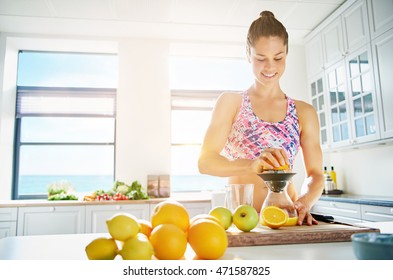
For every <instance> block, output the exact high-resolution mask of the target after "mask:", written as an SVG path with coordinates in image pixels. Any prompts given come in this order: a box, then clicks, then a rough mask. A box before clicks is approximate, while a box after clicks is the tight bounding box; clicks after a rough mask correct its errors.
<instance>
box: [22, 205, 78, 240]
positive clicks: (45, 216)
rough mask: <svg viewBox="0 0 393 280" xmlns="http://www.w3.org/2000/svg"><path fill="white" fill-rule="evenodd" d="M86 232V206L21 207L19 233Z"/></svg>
mask: <svg viewBox="0 0 393 280" xmlns="http://www.w3.org/2000/svg"><path fill="white" fill-rule="evenodd" d="M84 232H85V206H52V207H44V206H37V207H19V209H18V228H17V235H41V234H72V233H84Z"/></svg>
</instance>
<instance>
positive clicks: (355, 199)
mask: <svg viewBox="0 0 393 280" xmlns="http://www.w3.org/2000/svg"><path fill="white" fill-rule="evenodd" d="M319 200H324V201H336V202H348V203H356V204H365V205H374V206H386V207H393V197H389V196H369V195H351V194H339V195H322V196H321V197H320V199H319Z"/></svg>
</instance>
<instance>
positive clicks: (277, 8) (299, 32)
mask: <svg viewBox="0 0 393 280" xmlns="http://www.w3.org/2000/svg"><path fill="white" fill-rule="evenodd" d="M343 2H345V0H285V1H284V0H275V1H272V0H270V1H265V0H0V32H11V33H25V34H26V33H27V34H28V33H32V34H52V35H72V36H75V35H76V36H99V37H102V36H103V37H140V38H167V39H175V40H196V41H218V42H239V43H243V42H244V41H245V36H246V34H247V30H248V27H249V25H250V24H251V22H252V21H253V20H254V19H256V18H257V17H258V16H259V13H260V12H261V11H263V10H270V11H272V12H273V13H274V14H275V16H276V18H278V19H279V20H280V21H281V22H282V23H283V24H284V25H285V26H286V27H287V30H288V33H289V40H290V43H292V44H302V41H303V38H304V36H305V35H307V34H308V33H309V32H310V31H311V30H313V29H314V28H315V27H316V26H317V25H318V24H319V23H320V22H321V21H323V20H324V19H325V18H326V17H327V16H328V15H330V14H331V13H332V12H333V11H334V10H336V9H337V8H338V7H339V6H340V5H341V4H342V3H343Z"/></svg>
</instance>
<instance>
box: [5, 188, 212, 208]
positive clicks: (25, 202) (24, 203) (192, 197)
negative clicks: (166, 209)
mask: <svg viewBox="0 0 393 280" xmlns="http://www.w3.org/2000/svg"><path fill="white" fill-rule="evenodd" d="M82 197H83V196H82ZM170 198H171V199H174V200H176V201H178V202H181V203H182V202H210V201H211V193H210V192H196V193H194V192H189V193H188V192H184V193H173V194H172V195H171V197H170ZM166 199H168V198H150V199H143V200H105V201H83V200H51V201H49V200H46V199H22V200H0V208H2V207H30V206H77V205H79V206H80V205H82V206H83V205H111V204H116V205H118V204H155V203H159V202H161V201H164V200H166Z"/></svg>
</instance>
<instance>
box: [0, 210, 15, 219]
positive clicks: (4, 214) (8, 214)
mask: <svg viewBox="0 0 393 280" xmlns="http://www.w3.org/2000/svg"><path fill="white" fill-rule="evenodd" d="M17 213H18V208H16V207H7V208H0V222H8V221H16V219H17Z"/></svg>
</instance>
